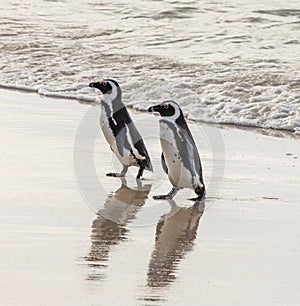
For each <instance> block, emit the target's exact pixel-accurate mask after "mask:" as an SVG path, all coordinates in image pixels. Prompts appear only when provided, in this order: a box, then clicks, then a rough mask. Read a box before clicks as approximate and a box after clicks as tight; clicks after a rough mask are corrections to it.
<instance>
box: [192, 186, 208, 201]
mask: <svg viewBox="0 0 300 306" xmlns="http://www.w3.org/2000/svg"><path fill="white" fill-rule="evenodd" d="M195 193H196V194H197V195H198V196H197V197H195V198H191V199H189V200H190V201H195V202H197V201H201V200H202V199H203V198H204V195H205V187H197V188H196V189H195Z"/></svg>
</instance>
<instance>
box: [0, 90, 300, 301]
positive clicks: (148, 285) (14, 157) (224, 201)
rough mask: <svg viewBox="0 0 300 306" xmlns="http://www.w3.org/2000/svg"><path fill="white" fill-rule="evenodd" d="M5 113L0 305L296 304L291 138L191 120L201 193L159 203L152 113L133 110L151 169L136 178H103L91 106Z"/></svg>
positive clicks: (299, 155) (13, 105)
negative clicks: (193, 198)
mask: <svg viewBox="0 0 300 306" xmlns="http://www.w3.org/2000/svg"><path fill="white" fill-rule="evenodd" d="M0 106H1V112H0V122H1V123H0V137H1V149H0V156H1V159H0V163H1V172H0V182H1V189H0V190H1V191H0V194H1V205H0V209H1V213H0V219H1V221H0V243H1V260H0V270H1V276H0V305H112V304H113V305H200V304H201V305H206V306H207V305H215V306H219V305H223V306H224V305H228V306H232V305H249V306H250V305H251V306H253V305H270V306H271V305H282V306H283V305H285V306H286V305H299V303H300V260H299V258H300V222H299V220H300V206H299V198H300V190H299V186H300V150H299V148H300V138H299V136H298V138H297V137H296V136H294V135H293V134H290V133H284V132H280V131H277V132H276V131H268V130H256V129H247V128H245V129H237V128H232V127H229V126H214V125H206V124H202V123H197V124H196V123H190V127H191V131H192V133H193V135H194V138H195V141H196V143H197V145H198V148H199V152H200V155H201V158H202V163H203V167H204V179H205V182H206V185H207V197H206V199H205V201H203V202H202V203H198V204H196V205H194V204H193V202H191V201H188V200H187V198H189V197H190V196H191V195H193V193H192V192H191V191H180V192H179V193H178V194H177V195H176V197H175V198H174V201H154V200H153V199H152V196H153V195H155V194H160V193H163V192H167V191H169V189H170V188H171V185H170V183H169V181H168V179H167V177H166V176H165V175H164V173H163V171H162V169H161V166H160V160H159V157H160V144H159V138H158V117H157V116H153V115H152V114H148V113H137V112H131V114H132V117H133V118H134V120H135V122H136V125H137V126H138V128H139V130H140V131H141V134H142V135H143V136H144V139H145V143H146V146H147V148H148V151H149V154H150V156H151V158H152V161H153V164H154V173H153V174H152V173H150V172H145V176H144V177H145V179H144V180H143V181H142V182H140V183H138V182H136V180H135V175H136V172H137V169H136V168H132V169H130V170H129V173H128V176H127V177H126V180H120V179H117V178H108V177H106V176H105V173H106V172H108V171H111V170H113V169H114V168H115V169H118V170H119V169H120V168H121V167H120V164H119V163H118V161H116V160H115V159H114V158H113V157H112V154H111V151H110V149H109V147H108V145H107V144H106V142H105V140H104V138H103V136H102V134H101V132H100V131H99V123H98V116H99V106H97V105H94V106H91V105H90V104H82V103H79V102H76V101H74V100H64V99H50V98H42V97H40V96H39V95H37V94H33V93H25V92H16V91H8V90H0Z"/></svg>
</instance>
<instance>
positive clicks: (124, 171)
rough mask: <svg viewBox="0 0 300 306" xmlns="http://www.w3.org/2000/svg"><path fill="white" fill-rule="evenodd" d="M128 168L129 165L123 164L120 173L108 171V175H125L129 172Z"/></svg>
mask: <svg viewBox="0 0 300 306" xmlns="http://www.w3.org/2000/svg"><path fill="white" fill-rule="evenodd" d="M128 168H129V166H127V165H123V169H122V171H121V172H120V173H114V172H109V173H106V176H112V177H124V176H125V174H126V173H127V170H128Z"/></svg>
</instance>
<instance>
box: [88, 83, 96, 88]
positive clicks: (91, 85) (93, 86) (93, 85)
mask: <svg viewBox="0 0 300 306" xmlns="http://www.w3.org/2000/svg"><path fill="white" fill-rule="evenodd" d="M96 84H97V83H90V84H89V87H91V88H95V87H96Z"/></svg>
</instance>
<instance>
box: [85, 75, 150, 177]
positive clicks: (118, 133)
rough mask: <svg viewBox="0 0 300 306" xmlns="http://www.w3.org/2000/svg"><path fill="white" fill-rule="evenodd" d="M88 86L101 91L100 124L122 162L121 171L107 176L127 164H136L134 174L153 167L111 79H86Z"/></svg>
mask: <svg viewBox="0 0 300 306" xmlns="http://www.w3.org/2000/svg"><path fill="white" fill-rule="evenodd" d="M89 87H93V88H97V89H99V90H100V91H101V92H102V94H103V97H102V100H101V115H100V125H101V129H102V132H103V134H104V137H105V138H106V140H107V142H108V144H109V145H110V148H111V150H112V151H113V152H114V153H115V155H116V157H117V158H118V160H119V161H120V162H121V163H122V165H123V169H122V171H121V173H107V174H106V175H107V176H114V177H122V176H125V174H126V173H127V170H128V167H129V166H136V167H139V171H138V174H137V178H138V179H139V178H141V176H142V175H143V172H144V169H146V170H150V171H153V168H152V164H151V161H150V157H149V155H148V152H147V149H146V147H145V144H144V141H143V139H142V136H141V135H140V133H139V131H138V130H137V128H136V126H135V125H134V123H133V121H132V120H131V117H130V115H129V113H128V111H127V109H126V106H125V104H124V103H123V102H122V91H121V88H120V86H119V84H118V83H117V82H116V81H114V80H110V79H107V80H102V81H100V82H95V83H90V84H89Z"/></svg>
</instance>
